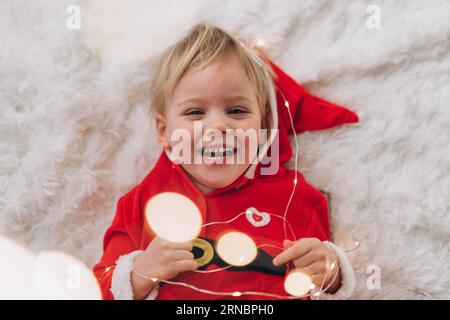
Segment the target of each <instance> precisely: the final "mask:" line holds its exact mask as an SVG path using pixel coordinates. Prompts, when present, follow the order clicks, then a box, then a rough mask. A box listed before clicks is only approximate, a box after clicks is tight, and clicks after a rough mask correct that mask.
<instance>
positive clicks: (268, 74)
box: [149, 22, 275, 122]
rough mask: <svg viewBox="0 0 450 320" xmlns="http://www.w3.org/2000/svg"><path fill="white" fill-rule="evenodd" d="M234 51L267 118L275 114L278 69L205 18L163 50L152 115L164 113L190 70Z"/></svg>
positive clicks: (154, 82)
mask: <svg viewBox="0 0 450 320" xmlns="http://www.w3.org/2000/svg"><path fill="white" fill-rule="evenodd" d="M232 54H235V55H236V56H237V57H238V60H239V61H240V63H241V66H242V67H243V69H244V71H245V73H246V75H247V77H248V78H249V80H250V82H251V84H252V86H253V88H254V90H255V93H256V97H257V101H258V106H259V108H260V111H261V117H262V119H263V122H265V119H268V117H271V116H272V115H271V112H272V111H271V110H272V108H270V106H269V104H270V103H273V102H271V99H270V97H271V95H272V96H273V90H274V89H273V87H274V86H273V80H272V77H274V76H275V73H274V72H273V70H272V69H271V67H270V66H269V64H268V63H266V62H265V61H264V59H265V58H264V56H262V57H260V56H259V55H258V54H257V52H256V51H254V50H252V49H250V48H248V47H247V46H246V45H244V44H243V43H242V42H241V41H239V40H237V39H235V38H233V37H232V36H231V35H229V34H228V33H227V32H225V31H224V30H222V29H220V28H218V27H216V26H213V25H210V24H208V23H205V22H203V23H200V24H197V25H196V26H194V27H193V28H192V29H191V30H190V31H189V33H188V34H187V36H186V37H185V38H183V39H181V40H180V41H179V42H177V43H175V44H174V45H172V46H171V47H170V48H168V49H167V50H166V51H165V52H164V53H163V55H162V57H161V61H160V63H159V66H158V70H157V71H156V74H155V76H154V77H153V80H152V84H151V87H150V109H149V111H150V112H149V114H150V116H151V117H154V116H155V115H156V113H158V112H160V113H164V108H165V105H166V101H167V98H168V96H169V95H170V94H171V93H172V92H173V91H174V90H175V87H176V85H177V84H178V82H179V81H180V80H181V78H182V77H183V75H184V74H185V73H186V72H187V71H188V70H190V69H201V68H202V67H205V66H206V65H208V64H209V63H210V62H211V61H213V60H214V59H216V58H226V57H230V55H232ZM271 90H272V92H271ZM272 101H273V99H272Z"/></svg>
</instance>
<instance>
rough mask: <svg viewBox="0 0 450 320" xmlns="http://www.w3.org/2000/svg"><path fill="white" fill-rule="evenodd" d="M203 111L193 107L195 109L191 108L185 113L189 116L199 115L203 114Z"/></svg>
mask: <svg viewBox="0 0 450 320" xmlns="http://www.w3.org/2000/svg"><path fill="white" fill-rule="evenodd" d="M202 113H203V112H202V111H201V110H199V109H193V110H190V111H188V112H186V113H185V115H187V116H190V115H194V116H198V115H201V114H202Z"/></svg>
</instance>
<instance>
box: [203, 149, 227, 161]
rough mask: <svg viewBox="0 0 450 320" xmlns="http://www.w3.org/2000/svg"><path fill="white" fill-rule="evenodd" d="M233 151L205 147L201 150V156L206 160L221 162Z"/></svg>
mask: <svg viewBox="0 0 450 320" xmlns="http://www.w3.org/2000/svg"><path fill="white" fill-rule="evenodd" d="M233 153H234V149H233V148H231V147H226V148H224V147H206V148H205V149H204V150H203V156H204V157H205V158H207V159H208V160H222V159H223V158H224V157H228V156H231V155H232V154H233Z"/></svg>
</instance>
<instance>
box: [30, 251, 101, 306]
mask: <svg viewBox="0 0 450 320" xmlns="http://www.w3.org/2000/svg"><path fill="white" fill-rule="evenodd" d="M34 285H35V288H36V290H37V292H38V295H39V298H40V299H51V300H100V299H101V298H102V295H101V291H100V287H99V285H98V282H97V280H96V279H95V277H94V274H93V273H92V272H91V271H90V269H89V268H88V267H86V266H85V265H84V264H83V263H82V262H80V261H79V260H77V259H75V258H74V257H72V256H70V255H68V254H66V253H63V252H57V251H42V252H41V253H39V255H38V256H37V259H36V263H35V269H34Z"/></svg>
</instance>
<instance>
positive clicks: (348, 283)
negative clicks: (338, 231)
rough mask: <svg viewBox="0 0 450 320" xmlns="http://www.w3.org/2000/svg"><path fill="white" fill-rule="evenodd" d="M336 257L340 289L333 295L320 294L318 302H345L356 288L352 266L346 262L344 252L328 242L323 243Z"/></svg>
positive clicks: (346, 258)
mask: <svg viewBox="0 0 450 320" xmlns="http://www.w3.org/2000/svg"><path fill="white" fill-rule="evenodd" d="M325 243H326V244H328V245H329V246H330V247H331V248H332V249H333V250H334V252H336V255H337V257H338V261H339V267H340V269H341V287H340V288H339V289H338V291H336V292H335V293H334V294H327V293H322V294H321V295H320V300H345V299H349V298H350V297H351V295H352V294H353V291H354V290H355V286H356V280H355V274H354V272H353V268H352V265H351V263H350V261H349V260H348V257H347V255H346V254H345V252H344V251H343V250H342V249H341V248H339V247H338V246H337V245H335V244H334V243H332V242H330V241H325Z"/></svg>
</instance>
